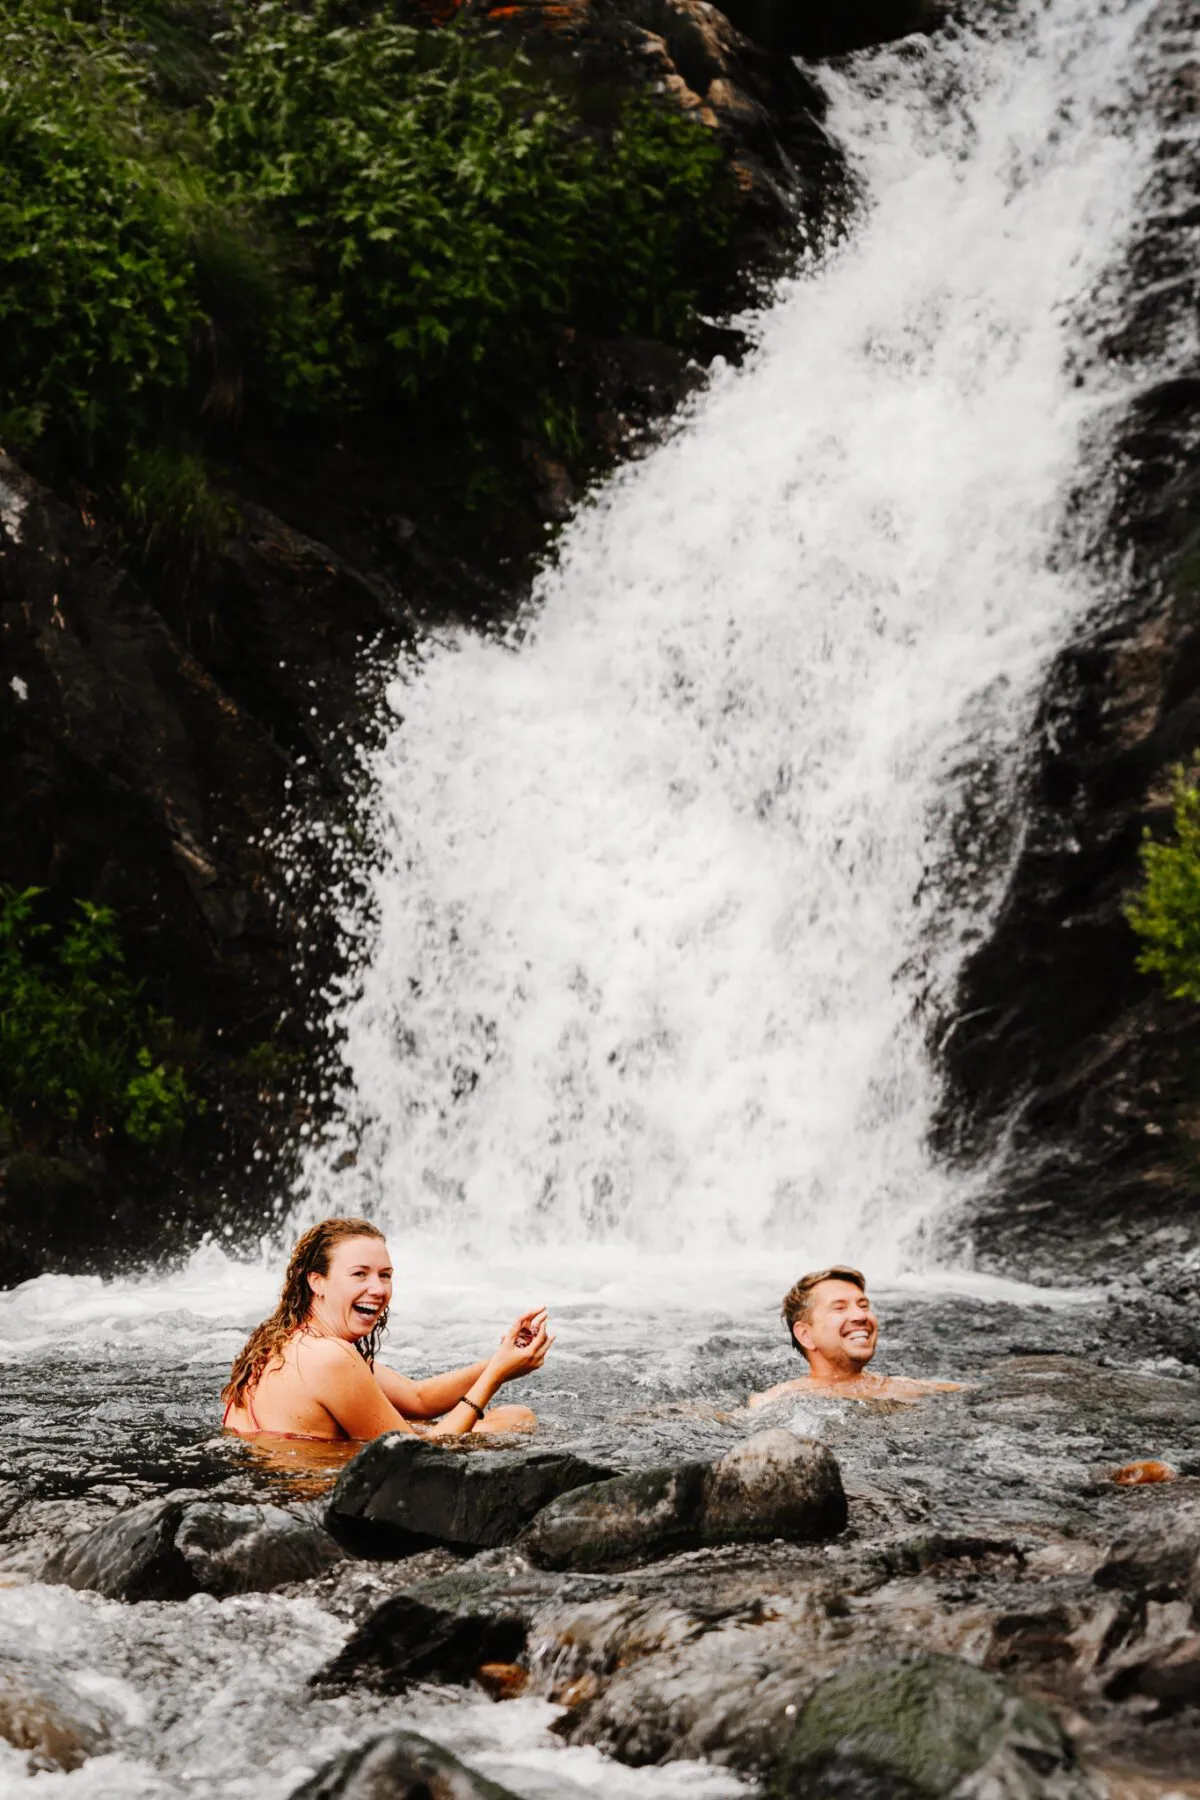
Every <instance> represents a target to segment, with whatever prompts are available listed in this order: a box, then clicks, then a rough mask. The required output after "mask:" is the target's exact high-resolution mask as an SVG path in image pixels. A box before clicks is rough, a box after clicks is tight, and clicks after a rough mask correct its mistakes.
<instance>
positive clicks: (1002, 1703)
mask: <svg viewBox="0 0 1200 1800" xmlns="http://www.w3.org/2000/svg"><path fill="white" fill-rule="evenodd" d="M981 1782H982V1784H983V1785H982V1786H981V1785H980V1784H981ZM985 1791H986V1792H988V1793H991V1792H993V1791H994V1792H996V1793H997V1794H999V1793H1003V1794H1004V1795H1005V1797H1006V1800H1095V1790H1094V1788H1093V1787H1092V1785H1091V1783H1090V1782H1089V1781H1088V1780H1087V1778H1086V1776H1085V1775H1084V1774H1083V1773H1082V1771H1081V1770H1080V1769H1079V1768H1078V1765H1077V1764H1076V1762H1075V1757H1074V1752H1073V1750H1072V1748H1071V1745H1070V1743H1069V1741H1068V1740H1067V1738H1066V1737H1065V1735H1064V1733H1063V1731H1062V1728H1061V1726H1060V1725H1059V1724H1058V1722H1057V1720H1056V1719H1055V1718H1054V1717H1053V1715H1052V1714H1051V1713H1049V1712H1047V1710H1046V1709H1045V1707H1043V1706H1040V1705H1038V1704H1037V1702H1036V1701H1032V1700H1028V1699H1026V1698H1025V1697H1024V1695H1022V1694H1021V1693H1020V1692H1019V1691H1018V1690H1017V1689H1016V1688H1014V1687H1013V1686H1012V1685H1011V1683H1009V1682H1007V1681H1004V1680H1002V1679H1001V1678H1000V1677H998V1676H995V1675H989V1674H988V1673H987V1672H986V1671H985V1670H983V1669H977V1668H974V1667H973V1666H972V1665H971V1664H970V1663H965V1662H960V1661H959V1660H958V1659H957V1658H955V1657H951V1656H921V1657H917V1658H915V1659H913V1660H907V1661H906V1660H895V1661H878V1662H876V1661H872V1662H861V1663H852V1664H851V1665H850V1666H849V1667H847V1668H844V1669H839V1670H838V1672H837V1673H836V1674H834V1675H831V1676H830V1677H829V1678H828V1680H826V1681H823V1682H822V1683H821V1685H820V1687H818V1688H817V1690H816V1692H815V1693H814V1694H812V1696H811V1697H810V1698H809V1700H808V1702H807V1703H806V1705H805V1706H804V1707H803V1709H802V1711H801V1713H800V1716H799V1718H798V1719H797V1721H796V1724H795V1727H794V1729H793V1731H792V1735H791V1737H790V1738H789V1740H788V1743H787V1746H786V1748H785V1750H784V1754H783V1756H782V1758H781V1760H780V1763H779V1766H778V1768H777V1770H776V1772H775V1776H774V1779H773V1781H772V1784H771V1787H770V1789H769V1793H770V1795H771V1796H772V1800H952V1797H953V1800H969V1797H973V1796H975V1795H976V1794H977V1793H982V1792H985Z"/></svg>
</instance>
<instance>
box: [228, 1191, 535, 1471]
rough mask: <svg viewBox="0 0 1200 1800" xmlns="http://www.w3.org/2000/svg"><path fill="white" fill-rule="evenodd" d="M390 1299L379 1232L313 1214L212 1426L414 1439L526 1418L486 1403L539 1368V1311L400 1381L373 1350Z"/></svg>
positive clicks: (515, 1409) (526, 1424)
mask: <svg viewBox="0 0 1200 1800" xmlns="http://www.w3.org/2000/svg"><path fill="white" fill-rule="evenodd" d="M391 1297H392V1261H391V1258H390V1256H389V1255H388V1251H387V1244H386V1243H385V1242H384V1237H383V1233H382V1232H381V1231H378V1230H376V1228H375V1226H374V1225H368V1224H367V1222H366V1220H365V1219H324V1220H322V1222H321V1224H319V1225H314V1226H313V1227H312V1229H311V1230H310V1231H306V1232H305V1233H304V1236H303V1237H302V1238H301V1239H300V1241H299V1243H298V1244H297V1245H296V1248H295V1249H294V1250H293V1251H292V1256H291V1261H290V1262H289V1263H288V1267H287V1274H286V1275H285V1276H284V1281H283V1292H282V1293H281V1294H280V1296H279V1305H278V1306H277V1307H276V1308H275V1311H274V1312H273V1313H272V1314H271V1317H270V1318H269V1319H264V1321H263V1323H262V1324H261V1325H260V1326H259V1327H258V1329H257V1330H256V1331H253V1332H251V1334H250V1338H249V1341H248V1343H247V1344H246V1347H245V1349H244V1350H243V1351H242V1353H241V1355H240V1356H239V1357H237V1359H236V1360H235V1362H234V1365H233V1368H232V1370H231V1372H230V1376H229V1384H228V1386H227V1387H226V1388H225V1391H224V1393H223V1394H222V1395H221V1398H222V1399H223V1400H224V1401H225V1418H224V1421H223V1422H224V1424H225V1425H226V1426H227V1428H228V1429H229V1430H230V1431H235V1432H237V1433H239V1435H241V1436H243V1437H253V1436H256V1435H258V1434H260V1433H266V1434H272V1435H277V1436H281V1437H303V1438H322V1439H326V1440H339V1439H340V1440H345V1439H355V1440H363V1439H367V1438H376V1437H379V1436H380V1435H381V1434H382V1433H383V1432H385V1431H409V1432H411V1431H412V1430H413V1429H414V1427H413V1426H412V1425H411V1424H410V1423H409V1420H410V1419H421V1420H424V1419H433V1420H436V1421H437V1422H436V1424H432V1425H428V1426H424V1427H422V1430H421V1435H422V1436H423V1437H433V1438H440V1437H461V1436H462V1435H463V1433H464V1432H468V1431H473V1430H475V1429H476V1428H477V1427H479V1426H482V1427H483V1429H484V1430H485V1431H523V1430H529V1429H530V1428H532V1427H533V1426H534V1425H536V1424H537V1420H536V1418H535V1417H534V1415H533V1413H531V1412H530V1411H529V1408H528V1407H526V1406H497V1407H493V1408H492V1410H491V1411H490V1412H486V1411H485V1409H486V1407H487V1404H488V1401H489V1400H490V1399H491V1398H492V1395H493V1394H494V1393H496V1391H497V1389H499V1388H501V1387H502V1386H503V1385H504V1383H505V1382H506V1381H512V1380H513V1379H514V1378H515V1377H516V1376H518V1375H528V1374H530V1373H531V1371H532V1370H534V1369H540V1368H541V1366H542V1363H543V1362H544V1361H545V1357H546V1352H547V1350H548V1349H549V1348H550V1346H551V1344H552V1343H553V1342H554V1339H553V1338H552V1337H548V1336H547V1335H546V1310H545V1308H544V1307H538V1308H536V1309H535V1310H534V1311H533V1312H529V1313H526V1314H525V1315H524V1316H523V1317H522V1318H520V1319H518V1320H517V1322H516V1324H515V1325H514V1326H513V1328H512V1330H511V1331H509V1332H506V1334H505V1335H504V1337H502V1338H501V1340H500V1347H499V1349H498V1350H496V1351H495V1352H494V1354H493V1355H492V1356H490V1357H489V1358H488V1360H487V1361H486V1362H478V1363H472V1364H471V1365H470V1366H469V1367H468V1368H465V1369H453V1370H451V1371H450V1372H449V1373H448V1374H446V1375H430V1376H428V1377H427V1378H426V1379H425V1380H424V1381H409V1380H408V1378H407V1377H406V1376H404V1375H397V1374H396V1372H395V1371H394V1370H393V1369H383V1368H377V1367H376V1366H375V1354H376V1351H377V1350H378V1348H379V1340H380V1338H381V1336H382V1335H383V1330H384V1326H385V1325H386V1324H387V1315H388V1304H389V1302H390V1300H391Z"/></svg>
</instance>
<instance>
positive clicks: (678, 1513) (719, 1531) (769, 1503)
mask: <svg viewBox="0 0 1200 1800" xmlns="http://www.w3.org/2000/svg"><path fill="white" fill-rule="evenodd" d="M846 1516H847V1514H846V1496H845V1493H844V1491H843V1489H842V1480H841V1474H840V1472H839V1470H838V1465H837V1462H836V1461H835V1459H834V1457H833V1455H832V1454H831V1452H830V1451H829V1450H828V1449H826V1447H825V1445H824V1444H819V1443H817V1442H815V1441H814V1440H813V1439H810V1438H797V1437H793V1435H792V1434H791V1432H788V1431H764V1432H759V1433H757V1434H756V1435H755V1436H754V1437H752V1438H750V1439H748V1440H747V1441H746V1442H745V1443H744V1444H739V1445H737V1447H736V1448H735V1449H733V1450H731V1451H729V1452H728V1454H727V1455H725V1456H723V1457H721V1458H720V1459H719V1460H718V1461H716V1462H714V1463H700V1462H693V1463H681V1464H678V1465H676V1466H675V1467H666V1468H658V1469H646V1470H640V1471H638V1472H636V1473H634V1474H630V1475H620V1476H617V1477H615V1478H614V1479H612V1480H610V1481H601V1482H597V1483H595V1484H594V1485H593V1486H591V1487H584V1488H578V1489H576V1490H575V1491H573V1492H571V1493H568V1494H565V1495H563V1496H562V1497H561V1498H560V1499H558V1500H556V1501H554V1502H553V1503H552V1504H551V1505H549V1506H547V1507H546V1508H545V1509H544V1510H543V1511H542V1512H541V1513H539V1515H538V1517H537V1518H536V1519H535V1520H534V1521H533V1523H532V1525H530V1527H529V1529H528V1530H527V1531H526V1532H525V1533H524V1534H523V1536H522V1538H521V1540H520V1543H521V1548H522V1549H523V1550H524V1551H525V1553H526V1555H527V1556H528V1557H529V1559H530V1561H531V1562H534V1563H536V1564H537V1565H538V1566H539V1567H541V1568H547V1569H581V1570H589V1569H592V1570H599V1569H620V1568H626V1567H629V1566H630V1565H631V1564H633V1563H638V1562H645V1561H648V1560H650V1559H652V1558H654V1557H658V1556H669V1555H671V1554H672V1553H673V1552H675V1551H678V1550H691V1549H699V1548H702V1547H705V1546H714V1545H718V1544H732V1543H762V1542H766V1541H770V1540H772V1539H775V1538H785V1539H787V1540H788V1541H790V1542H792V1543H808V1542H811V1541H813V1540H814V1539H818V1538H826V1537H833V1536H835V1535H836V1534H837V1533H838V1532H839V1531H841V1530H842V1529H843V1527H844V1526H845V1524H846Z"/></svg>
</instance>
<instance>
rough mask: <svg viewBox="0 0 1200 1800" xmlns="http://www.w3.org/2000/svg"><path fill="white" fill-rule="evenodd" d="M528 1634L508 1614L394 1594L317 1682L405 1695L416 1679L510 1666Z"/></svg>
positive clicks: (466, 1676) (460, 1678)
mask: <svg viewBox="0 0 1200 1800" xmlns="http://www.w3.org/2000/svg"><path fill="white" fill-rule="evenodd" d="M525 1635H526V1632H525V1624H524V1621H523V1620H521V1619H519V1618H515V1617H512V1616H511V1615H509V1614H504V1613H496V1614H492V1613H484V1612H472V1611H467V1612H455V1611H452V1610H450V1609H447V1608H444V1607H439V1606H429V1605H427V1604H426V1603H425V1602H424V1601H422V1600H418V1599H416V1598H415V1597H414V1596H412V1595H410V1594H395V1595H393V1596H392V1598H391V1599H390V1600H385V1601H384V1602H383V1604H382V1605H381V1606H377V1607H376V1608H375V1610H374V1611H373V1612H372V1613H371V1614H370V1615H369V1617H368V1618H366V1619H364V1621H363V1623H362V1624H361V1625H360V1626H359V1628H358V1630H357V1631H355V1632H354V1633H353V1635H352V1636H351V1637H350V1638H349V1639H348V1640H347V1642H346V1644H345V1645H344V1646H343V1648H342V1650H341V1651H340V1652H339V1654H338V1655H337V1656H336V1657H335V1658H334V1660H333V1662H332V1663H330V1664H329V1666H328V1667H327V1668H326V1669H323V1670H322V1671H321V1672H320V1674H318V1675H317V1676H315V1677H314V1682H315V1684H316V1685H318V1686H321V1687H340V1686H344V1685H347V1684H349V1683H351V1682H353V1683H356V1684H357V1683H360V1682H365V1683H366V1685H367V1686H369V1687H371V1688H372V1689H374V1690H375V1692H377V1693H384V1694H402V1693H403V1692H404V1691H405V1689H406V1688H407V1687H409V1686H410V1684H411V1683H412V1682H414V1681H453V1682H467V1681H470V1680H472V1679H473V1678H474V1677H475V1676H476V1675H477V1674H478V1672H479V1670H480V1668H481V1666H484V1665H489V1666H491V1667H493V1668H495V1667H498V1666H500V1665H510V1664H511V1663H512V1662H513V1660H514V1659H515V1658H516V1657H517V1656H519V1655H520V1653H521V1651H522V1650H523V1649H524V1647H525Z"/></svg>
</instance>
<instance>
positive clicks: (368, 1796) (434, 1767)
mask: <svg viewBox="0 0 1200 1800" xmlns="http://www.w3.org/2000/svg"><path fill="white" fill-rule="evenodd" d="M289 1800H519V1796H517V1795H515V1794H514V1793H513V1792H512V1790H511V1789H509V1788H505V1787H501V1786H500V1785H499V1783H497V1782H495V1781H489V1780H488V1779H487V1777H486V1776H484V1775H477V1774H476V1773H475V1772H474V1771H473V1770H471V1769H468V1768H466V1767H465V1766H464V1765H463V1764H462V1763H460V1762H459V1760H458V1758H457V1757H455V1756H451V1754H450V1752H449V1751H448V1750H443V1749H441V1748H440V1747H439V1746H438V1745H437V1744H431V1743H430V1742H429V1740H428V1738H423V1737H419V1736H418V1735H417V1733H416V1732H415V1731H387V1732H384V1733H383V1734H382V1735H381V1736H379V1737H373V1738H369V1739H368V1740H367V1742H366V1743H365V1744H357V1745H355V1746H354V1748H353V1749H350V1750H343V1751H342V1752H341V1753H340V1755H338V1756H335V1757H334V1758H333V1760H332V1761H331V1762H328V1763H326V1765H325V1767H324V1768H323V1769H321V1770H320V1771H319V1772H318V1773H317V1774H316V1775H314V1776H313V1778H312V1780H311V1781H306V1782H305V1783H304V1784H303V1786H302V1787H298V1788H295V1789H294V1790H293V1792H292V1794H291V1795H290V1797H289Z"/></svg>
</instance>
